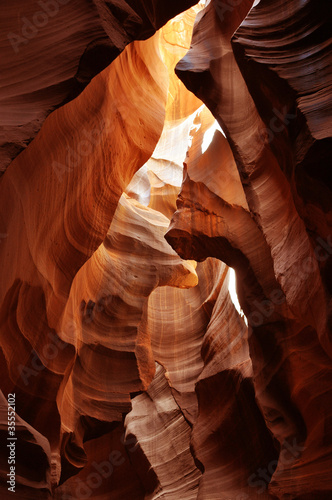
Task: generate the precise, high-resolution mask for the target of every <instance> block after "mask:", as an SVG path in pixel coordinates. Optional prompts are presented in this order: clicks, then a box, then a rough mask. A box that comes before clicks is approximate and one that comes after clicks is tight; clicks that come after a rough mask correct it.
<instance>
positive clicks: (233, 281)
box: [228, 267, 248, 326]
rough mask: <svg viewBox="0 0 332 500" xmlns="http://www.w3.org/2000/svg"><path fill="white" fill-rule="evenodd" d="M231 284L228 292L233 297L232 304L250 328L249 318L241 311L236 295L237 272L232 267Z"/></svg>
mask: <svg viewBox="0 0 332 500" xmlns="http://www.w3.org/2000/svg"><path fill="white" fill-rule="evenodd" d="M228 272H229V284H228V291H229V295H230V296H231V299H232V302H233V304H234V306H235V309H236V310H237V312H238V313H239V315H240V316H241V317H242V318H243V320H244V322H245V324H246V325H247V326H248V321H247V318H246V317H245V315H244V312H243V311H242V309H241V306H240V302H239V299H238V297H237V293H236V275H235V271H234V269H233V268H232V267H230V268H229V271H228Z"/></svg>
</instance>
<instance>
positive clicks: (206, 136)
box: [202, 120, 226, 154]
mask: <svg viewBox="0 0 332 500" xmlns="http://www.w3.org/2000/svg"><path fill="white" fill-rule="evenodd" d="M216 130H219V131H220V132H221V133H222V135H223V136H224V137H226V136H225V134H224V132H223V131H222V129H221V127H220V125H219V123H218V122H217V120H215V122H214V124H213V125H212V127H210V128H209V129H208V130H207V131H206V132H205V134H204V138H203V142H202V154H203V153H205V151H206V150H207V148H208V147H209V146H210V144H211V142H212V139H213V136H214V133H215V131H216Z"/></svg>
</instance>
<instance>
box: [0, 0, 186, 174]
mask: <svg viewBox="0 0 332 500" xmlns="http://www.w3.org/2000/svg"><path fill="white" fill-rule="evenodd" d="M194 3H195V2H194V1H193V0H182V1H181V2H175V1H173V0H172V1H169V2H167V7H166V5H165V4H164V2H161V1H155V0H149V1H136V0H135V1H133V0H127V1H122V0H120V1H118V0H112V1H104V0H87V1H84V2H83V3H82V2H80V1H79V0H40V1H37V2H35V1H30V0H29V1H20V0H15V1H14V2H5V14H4V15H3V16H2V19H1V21H0V47H1V63H0V74H1V90H0V145H1V156H0V171H3V170H4V169H5V168H6V167H7V166H8V164H9V163H10V161H11V160H12V159H13V158H15V157H16V156H17V154H18V153H20V151H21V150H22V149H23V148H25V147H26V145H27V144H28V143H29V142H30V141H31V140H32V139H33V138H34V137H35V136H36V134H37V133H38V131H39V130H40V127H41V126H42V124H43V122H44V121H45V119H46V117H47V116H48V115H49V114H50V113H51V112H52V111H53V110H54V109H56V108H58V107H61V106H62V105H63V104H64V103H65V102H68V101H70V100H72V99H73V98H75V97H76V96H77V95H78V94H79V93H80V92H81V91H82V90H83V89H84V88H85V87H86V85H87V84H88V83H89V82H90V81H91V79H92V78H93V77H94V76H96V75H97V74H98V73H99V72H100V71H102V70H103V69H105V68H106V67H107V66H108V65H109V64H110V63H111V62H112V61H113V60H114V59H115V58H116V57H117V56H118V55H119V54H120V53H121V52H122V51H123V50H124V48H125V47H126V46H127V45H128V44H129V43H130V42H132V41H133V40H142V39H147V38H148V37H150V36H152V35H153V33H154V32H155V31H156V30H158V29H159V28H160V27H161V26H163V25H164V24H165V23H166V22H167V21H168V20H169V19H171V18H172V17H174V16H175V15H176V14H178V13H179V12H181V11H182V10H185V9H187V8H188V7H190V6H191V5H193V4H194ZM3 7H4V6H3Z"/></svg>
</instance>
